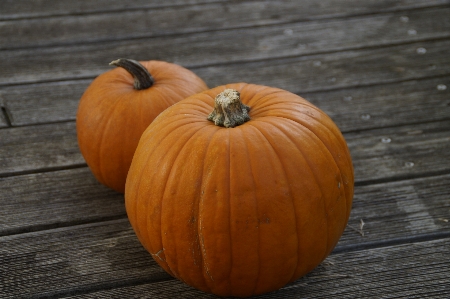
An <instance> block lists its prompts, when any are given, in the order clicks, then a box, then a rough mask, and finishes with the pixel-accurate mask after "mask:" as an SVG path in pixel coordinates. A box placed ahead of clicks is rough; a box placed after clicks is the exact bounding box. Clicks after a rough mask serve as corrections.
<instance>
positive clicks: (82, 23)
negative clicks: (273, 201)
mask: <svg viewBox="0 0 450 299" xmlns="http://www.w3.org/2000/svg"><path fill="white" fill-rule="evenodd" d="M307 2H312V1H307ZM344 2H347V3H344ZM348 2H350V1H348V0H347V1H340V2H338V3H337V4H338V5H333V6H329V7H330V8H331V7H335V11H337V12H335V14H336V13H339V10H341V11H345V12H346V14H349V11H348V9H346V8H345V7H344V5H346V4H347V5H348V4H349V3H348ZM353 3H354V2H352V4H353ZM361 4H362V3H361ZM304 5H305V4H304V3H302V5H301V6H299V5H298V3H296V2H295V1H284V2H273V1H272V2H269V1H247V2H245V1H244V2H222V3H211V4H205V5H202V9H199V8H198V6H193V5H189V6H183V7H168V8H159V9H158V8H153V9H139V10H132V11H124V12H121V13H120V14H118V13H117V12H112V13H98V14H81V15H79V14H78V15H73V16H55V17H48V18H45V19H41V18H39V19H32V20H30V19H23V20H14V21H3V22H0V41H2V43H1V44H0V49H14V48H18V47H20V48H27V47H36V46H58V45H71V44H72V45H74V44H79V43H104V42H107V41H114V40H122V39H124V40H125V39H126V40H130V39H137V38H139V39H141V38H149V37H155V36H164V37H166V38H167V36H168V35H174V34H177V35H179V34H186V33H193V32H204V31H214V30H225V29H233V28H243V27H252V26H262V25H264V27H263V28H264V30H265V31H267V33H268V34H269V35H271V32H270V28H268V26H267V25H271V24H283V23H289V25H287V26H288V27H286V26H281V27H275V28H279V31H280V32H283V28H284V31H286V32H288V33H289V32H291V31H292V33H290V34H288V35H289V37H290V38H291V39H297V37H298V36H301V37H302V39H303V40H306V41H307V40H308V39H310V36H309V35H310V34H311V33H312V32H315V31H319V30H320V31H321V33H323V35H321V36H322V37H323V38H327V37H328V35H330V36H333V30H332V28H339V29H340V30H339V31H342V28H346V29H347V30H348V31H350V32H351V33H352V34H349V35H348V36H351V35H355V32H353V31H356V32H357V33H358V35H362V34H363V33H361V32H358V31H364V32H366V33H365V34H366V35H370V36H374V37H375V38H374V39H373V42H375V40H376V39H379V38H383V36H384V35H388V36H387V38H389V35H392V34H398V32H399V31H402V29H403V32H402V34H401V35H400V36H402V35H405V36H408V34H406V33H407V29H406V30H405V28H416V30H417V34H416V35H419V36H420V37H422V38H423V37H424V36H427V35H431V36H438V35H439V32H440V33H441V34H442V33H443V30H442V29H444V28H445V27H448V24H446V23H448V22H445V21H444V23H440V24H439V26H434V27H435V29H437V30H436V31H438V32H430V31H429V29H428V28H429V27H430V25H431V24H433V23H434V22H433V19H432V18H429V17H428V14H435V15H436V17H437V18H440V19H442V20H446V18H441V17H440V15H441V14H448V9H447V8H445V6H444V7H441V8H438V9H436V8H432V9H429V10H425V9H424V10H421V11H420V13H418V12H417V11H407V12H404V11H402V12H398V13H395V14H383V15H380V16H376V15H375V16H374V15H369V16H367V17H363V18H361V17H359V18H358V17H357V18H353V19H352V20H345V21H344V22H339V21H334V22H326V21H325V22H323V23H322V28H320V27H319V28H317V29H315V28H314V25H316V24H315V23H314V22H313V23H304V22H301V23H297V24H296V23H293V22H299V21H306V20H314V19H321V18H324V17H327V16H328V15H329V14H330V12H329V11H326V10H325V11H324V10H316V11H314V12H313V13H312V14H311V11H307V10H305V9H304ZM306 5H308V3H306ZM309 5H310V6H313V4H312V3H309ZM431 5H432V4H431ZM315 6H316V7H317V8H319V6H317V5H315ZM352 7H355V6H354V5H352ZM412 7H415V6H412ZM355 8H357V7H355ZM366 8H367V6H366ZM404 8H408V7H404ZM409 8H411V7H409ZM391 9H392V10H397V9H398V8H397V7H391ZM306 12H308V13H306ZM355 12H356V11H355ZM350 13H351V12H350ZM398 15H400V16H402V15H407V16H408V17H409V22H408V24H403V23H400V22H399V17H400V16H398ZM356 20H357V22H358V23H359V26H351V23H352V22H355V21H356ZM180 23H181V24H186V25H185V26H180V25H179V24H180ZM369 23H370V24H371V26H370V25H369ZM346 24H349V26H346ZM419 24H420V25H419ZM326 25H328V27H327V26H326ZM389 25H395V26H391V29H396V30H386V29H384V28H383V26H385V27H388V26H389ZM435 25H437V24H435ZM340 27H342V28H340ZM362 28H364V30H361V29H362ZM280 29H281V30H280ZM352 29H353V30H352ZM252 30H253V31H254V32H255V33H257V32H258V31H261V29H260V30H255V28H252ZM287 30H290V31H287ZM327 31H328V32H327ZM242 32H243V33H241V31H237V32H236V34H246V33H245V31H242ZM308 33H310V34H308ZM252 35H253V34H252ZM316 36H317V34H316ZM340 36H341V37H344V36H346V35H345V34H340ZM411 37H417V36H411ZM355 38H356V36H355ZM258 39H261V40H262V41H263V42H266V43H267V45H266V46H271V45H270V43H269V42H270V40H269V39H267V38H262V37H259V36H258V35H254V36H253V40H254V41H256V40H258ZM272 39H274V38H272ZM209 40H210V42H212V43H214V40H213V39H209ZM282 40H283V39H280V41H282ZM366 40H367V41H369V40H368V39H366ZM242 42H243V41H241V43H242ZM132 43H133V41H130V44H132ZM287 43H288V42H285V44H287ZM306 44H307V42H306ZM262 46H264V44H263V45H262Z"/></svg>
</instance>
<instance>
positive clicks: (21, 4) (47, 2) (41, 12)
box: [0, 0, 443, 20]
mask: <svg viewBox="0 0 450 299" xmlns="http://www.w3.org/2000/svg"><path fill="white" fill-rule="evenodd" d="M225 1H226V0H165V1H164V2H159V1H157V2H153V3H152V2H149V1H145V0H130V1H127V2H126V3H125V2H123V1H120V0H101V1H89V0H80V1H70V0H59V1H56V2H55V1H52V0H34V1H31V2H30V1H27V0H15V1H3V2H2V3H1V10H0V19H6V20H8V19H23V18H44V17H49V16H54V15H74V14H92V13H102V12H105V11H110V12H112V11H116V12H120V11H124V10H125V11H127V10H136V9H150V8H160V7H166V6H169V7H170V6H180V5H192V4H194V5H195V4H203V3H214V2H225ZM433 2H434V3H435V4H442V2H443V1H433ZM421 4H422V5H423V3H421Z"/></svg>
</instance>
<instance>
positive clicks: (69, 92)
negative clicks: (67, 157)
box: [0, 80, 450, 126]
mask: <svg viewBox="0 0 450 299" xmlns="http://www.w3.org/2000/svg"><path fill="white" fill-rule="evenodd" d="M91 82H92V80H78V81H63V82H52V83H43V84H30V85H24V86H11V87H7V88H2V89H0V99H3V103H4V104H3V105H4V107H5V109H6V110H7V111H8V113H9V115H10V120H11V124H12V125H13V126H22V125H30V124H41V123H49V122H58V121H67V120H75V115H76V111H77V109H78V103H79V101H80V98H81V96H82V95H83V92H84V90H85V89H86V88H87V87H88V85H89V84H90V83H91ZM449 86H450V85H449Z"/></svg>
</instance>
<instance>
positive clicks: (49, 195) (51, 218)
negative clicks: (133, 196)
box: [0, 167, 126, 236]
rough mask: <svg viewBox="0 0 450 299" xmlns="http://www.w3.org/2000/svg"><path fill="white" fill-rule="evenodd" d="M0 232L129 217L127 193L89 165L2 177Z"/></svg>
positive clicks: (34, 229) (8, 232)
mask: <svg viewBox="0 0 450 299" xmlns="http://www.w3.org/2000/svg"><path fill="white" fill-rule="evenodd" d="M0 190H1V196H0V206H1V207H2V208H1V209H0V219H1V221H0V235H1V236H5V235H10V234H18V233H24V232H28V231H36V230H43V229H48V228H55V227H58V226H68V225H74V224H80V223H87V222H90V221H100V220H107V219H114V218H124V217H126V212H125V207H124V198H123V194H119V193H117V192H114V191H112V190H111V189H109V188H107V187H105V186H103V185H101V184H100V183H98V182H97V181H96V180H95V178H94V176H93V175H92V174H91V172H90V170H89V168H87V167H83V168H79V169H70V170H62V171H53V172H47V173H36V174H29V175H21V176H15V177H10V178H0Z"/></svg>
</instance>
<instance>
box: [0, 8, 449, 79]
mask: <svg viewBox="0 0 450 299" xmlns="http://www.w3.org/2000/svg"><path fill="white" fill-rule="evenodd" d="M449 13H450V11H449V10H448V9H447V8H444V9H443V8H441V9H431V10H427V13H423V14H417V16H416V17H414V18H413V17H412V16H411V17H410V19H409V20H410V21H409V22H407V23H404V22H402V20H401V16H402V14H388V15H383V16H366V17H356V18H350V19H342V20H333V21H329V20H326V21H317V22H308V23H295V24H284V25H276V26H263V27H257V28H247V29H235V30H227V31H219V32H213V31H212V32H204V33H195V34H186V35H182V36H171V37H157V38H151V39H138V40H132V41H113V42H103V43H99V44H84V45H83V44H81V45H73V46H66V47H62V46H61V47H50V48H37V49H32V50H30V49H21V50H4V51H0V56H1V57H2V58H3V60H2V69H1V71H0V86H1V85H8V84H23V83H34V82H42V81H44V82H45V81H61V80H70V79H80V78H92V77H94V76H96V75H98V74H100V73H101V72H104V71H106V70H109V69H111V67H110V66H109V65H108V63H109V62H110V61H112V60H114V59H117V58H120V57H130V58H133V59H136V60H150V59H154V60H165V61H169V62H175V63H177V64H181V65H183V66H186V67H188V68H197V67H201V66H207V65H214V66H212V67H210V68H209V69H206V70H203V69H200V70H198V71H199V74H200V75H201V76H202V77H204V78H205V80H206V81H207V83H209V85H211V86H214V85H217V84H223V83H225V82H226V83H229V82H235V81H237V80H244V81H250V80H252V79H253V80H257V81H258V82H261V81H262V78H260V77H259V76H264V77H267V76H269V75H272V76H280V78H279V79H280V81H286V79H284V77H283V76H282V73H280V71H278V72H277V71H276V70H273V71H272V73H271V72H270V71H269V69H270V68H274V67H275V66H276V65H277V64H278V65H281V66H278V68H280V67H281V68H282V69H284V68H286V65H285V63H288V64H289V65H292V67H295V70H297V73H295V72H293V71H292V70H291V71H288V72H287V74H289V75H290V76H291V77H290V78H291V80H298V77H300V78H301V77H303V76H305V75H306V74H307V72H311V71H312V74H308V75H309V77H311V76H323V75H322V74H321V72H325V73H326V78H325V79H326V80H325V81H324V82H321V84H327V85H330V84H331V85H336V84H337V83H338V82H328V81H327V80H331V79H332V78H333V77H336V76H338V77H342V76H345V75H347V74H348V73H350V72H354V71H356V69H354V68H352V67H351V66H353V65H354V64H361V60H362V59H364V57H365V56H368V58H370V59H375V60H377V61H373V64H375V63H376V66H377V67H378V68H380V67H383V68H386V69H387V71H391V72H392V71H394V72H395V73H396V74H397V76H398V77H404V76H405V75H407V74H408V68H407V67H409V65H406V66H403V65H398V68H397V69H393V67H394V66H396V64H399V63H401V64H405V63H406V64H407V62H408V59H411V55H414V56H419V55H420V54H417V53H416V50H417V48H421V47H425V48H426V49H427V50H428V51H429V52H427V53H426V54H425V55H420V56H423V57H422V58H416V57H414V60H418V61H421V60H425V59H426V60H429V62H428V63H427V64H426V65H425V67H426V68H428V67H430V66H431V65H432V64H434V65H436V69H431V70H426V72H432V73H434V74H438V73H439V69H442V68H443V70H445V69H446V67H447V64H448V59H446V58H447V55H445V58H440V55H444V53H439V52H435V51H433V49H428V48H435V47H437V48H438V50H439V49H440V48H441V47H442V48H443V49H441V51H444V49H445V50H447V49H448V47H449V45H448V42H446V41H437V42H432V41H424V39H426V40H429V39H436V38H443V37H448V36H450V21H449V19H448V18H447V17H446V16H448V14H449ZM415 28H417V29H415ZM419 28H420V29H419ZM413 29H414V30H416V31H417V34H415V35H410V34H408V30H413ZM405 42H408V43H411V42H416V43H415V44H407V45H400V46H394V47H388V46H389V45H392V44H399V43H405ZM368 46H370V47H374V46H376V47H377V48H375V49H365V50H359V51H358V50H357V49H360V48H364V47H368ZM380 46H386V48H379V47H380ZM348 49H353V51H347V52H340V53H329V54H322V55H318V56H306V57H305V56H303V57H293V56H299V55H313V54H314V55H317V54H318V53H328V52H334V51H344V50H348ZM403 52H405V53H403ZM445 54H447V51H445ZM403 55H407V56H406V57H405V59H404V58H403V57H402V56H403ZM373 56H375V57H373ZM283 57H293V58H285V59H283ZM276 58H279V59H276ZM265 59H270V60H269V61H264V60H265ZM336 59H338V60H347V61H346V63H347V64H346V67H345V68H344V69H342V70H339V73H337V74H331V73H330V74H329V73H328V72H327V68H329V67H330V66H327V65H317V64H314V66H315V67H314V69H313V65H312V62H313V61H316V60H318V61H320V60H323V61H322V62H326V61H328V60H330V61H333V60H336ZM349 59H351V60H352V61H348V60H349ZM255 60H257V61H258V62H250V63H249V62H247V63H245V61H255ZM301 61H303V62H305V61H307V62H309V63H310V65H308V66H304V65H299V63H300V62H301ZM230 63H233V64H231V65H229V66H227V67H226V68H225V69H223V71H226V72H230V73H229V74H228V75H224V74H221V73H220V70H222V67H223V66H222V64H230ZM374 66H375V65H364V67H365V68H366V69H365V70H367V67H374ZM421 67H422V68H423V67H424V66H423V65H421ZM275 69H276V67H275ZM375 69H376V68H375ZM255 70H258V71H257V72H256V73H257V74H253V75H255V76H256V78H253V77H252V73H255ZM300 71H301V72H302V75H303V76H300V74H298V72H300ZM424 71H425V70H424ZM258 75H259V76H258ZM358 76H359V77H361V76H363V75H361V74H358ZM212 77H213V78H212ZM338 79H339V78H338ZM303 88H306V87H303Z"/></svg>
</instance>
